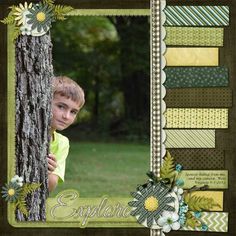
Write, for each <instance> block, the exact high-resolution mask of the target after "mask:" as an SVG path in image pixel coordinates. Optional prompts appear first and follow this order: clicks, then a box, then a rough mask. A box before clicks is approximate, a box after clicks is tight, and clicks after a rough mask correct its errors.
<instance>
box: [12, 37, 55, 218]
mask: <svg viewBox="0 0 236 236" xmlns="http://www.w3.org/2000/svg"><path fill="white" fill-rule="evenodd" d="M51 51H52V44H51V38H50V35H48V34H47V35H43V36H40V37H31V36H22V35H21V36H19V38H18V39H17V42H16V174H17V175H19V176H22V177H23V178H24V182H26V183H32V182H36V183H41V187H40V189H38V190H36V191H35V192H34V193H33V194H32V195H29V196H28V197H27V198H26V204H27V209H28V210H29V216H28V217H25V216H24V215H22V214H21V212H20V211H19V210H17V211H16V219H17V220H19V221H39V220H45V218H46V209H45V203H46V198H47V195H48V167H47V155H48V152H49V141H50V134H49V131H50V126H49V125H50V120H51V98H52V89H51V78H52V75H53V67H52V52H51Z"/></svg>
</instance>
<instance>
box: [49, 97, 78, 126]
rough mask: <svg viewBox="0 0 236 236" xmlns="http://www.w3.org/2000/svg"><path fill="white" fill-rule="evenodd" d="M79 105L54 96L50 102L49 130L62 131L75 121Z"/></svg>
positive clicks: (68, 99)
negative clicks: (50, 118) (50, 119)
mask: <svg viewBox="0 0 236 236" xmlns="http://www.w3.org/2000/svg"><path fill="white" fill-rule="evenodd" d="M79 109H80V107H79V104H78V103H77V102H75V101H73V100H71V99H70V98H66V97H64V96H61V95H60V94H55V95H54V97H53V101H52V115H53V116H52V123H51V129H53V130H64V129H66V128H67V127H69V126H70V125H71V124H72V123H73V122H74V120H75V118H76V115H77V114H78V112H79Z"/></svg>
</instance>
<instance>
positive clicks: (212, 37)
mask: <svg viewBox="0 0 236 236" xmlns="http://www.w3.org/2000/svg"><path fill="white" fill-rule="evenodd" d="M165 29H166V38H165V43H166V45H171V46H172V45H174V46H185V45H186V46H212V47H213V46H218V47H221V46H223V36H224V28H215V27H211V28H210V27H165Z"/></svg>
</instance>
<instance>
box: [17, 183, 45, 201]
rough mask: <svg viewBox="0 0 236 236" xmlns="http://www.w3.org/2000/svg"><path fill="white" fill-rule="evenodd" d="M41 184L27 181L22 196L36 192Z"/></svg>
mask: <svg viewBox="0 0 236 236" xmlns="http://www.w3.org/2000/svg"><path fill="white" fill-rule="evenodd" d="M40 185H41V184H39V183H26V184H23V187H22V191H21V194H20V196H22V197H24V198H25V197H26V196H27V195H28V194H30V193H32V192H34V191H35V190H36V189H38V188H39V187H40Z"/></svg>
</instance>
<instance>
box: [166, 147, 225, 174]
mask: <svg viewBox="0 0 236 236" xmlns="http://www.w3.org/2000/svg"><path fill="white" fill-rule="evenodd" d="M168 150H169V152H170V154H171V156H172V157H174V159H175V160H176V163H180V164H181V165H182V166H183V168H184V169H186V170H204V169H205V170H206V169H208V170H220V169H224V168H225V157H224V151H223V150H217V149H210V148H207V149H197V148H196V149H186V148H185V149H168Z"/></svg>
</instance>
